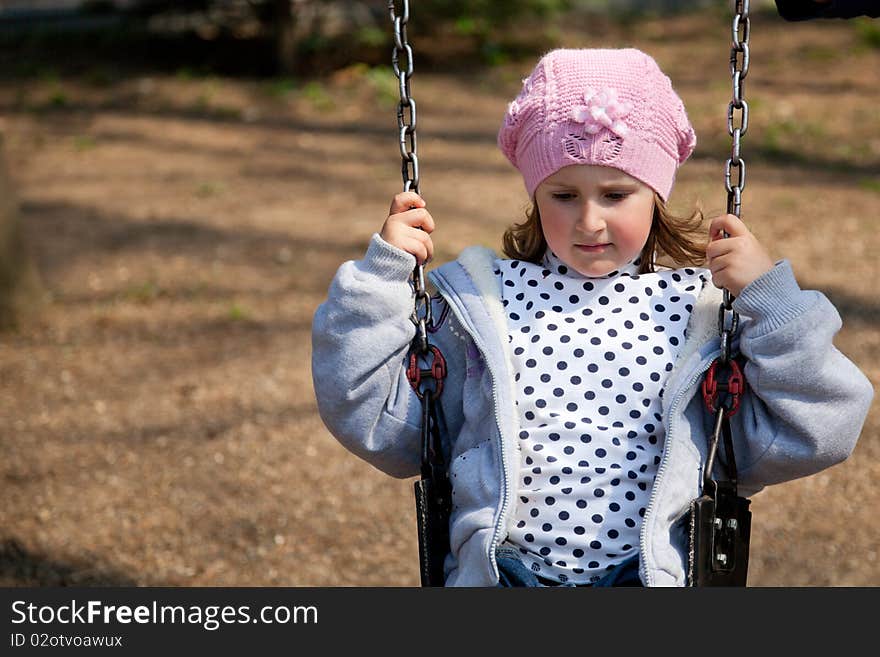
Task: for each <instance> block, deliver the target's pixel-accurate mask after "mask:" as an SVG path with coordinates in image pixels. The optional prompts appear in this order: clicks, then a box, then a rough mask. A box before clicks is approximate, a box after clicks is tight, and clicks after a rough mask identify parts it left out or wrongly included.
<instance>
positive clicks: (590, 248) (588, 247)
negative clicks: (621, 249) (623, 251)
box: [575, 242, 611, 253]
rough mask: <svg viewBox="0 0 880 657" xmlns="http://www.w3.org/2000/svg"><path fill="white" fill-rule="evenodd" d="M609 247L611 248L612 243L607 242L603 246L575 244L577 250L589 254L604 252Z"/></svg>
mask: <svg viewBox="0 0 880 657" xmlns="http://www.w3.org/2000/svg"><path fill="white" fill-rule="evenodd" d="M609 246H611V243H610V242H605V243H603V244H575V248H577V249H580V250H581V251H586V252H587V253H597V252H600V251H604V250H605V249H606V248H607V247H609Z"/></svg>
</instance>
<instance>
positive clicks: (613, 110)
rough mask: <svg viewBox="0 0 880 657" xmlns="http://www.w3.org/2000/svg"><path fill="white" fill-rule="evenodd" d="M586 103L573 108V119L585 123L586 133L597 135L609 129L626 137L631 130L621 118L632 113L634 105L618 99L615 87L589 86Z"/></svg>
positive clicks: (585, 93) (585, 97)
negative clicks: (599, 88) (597, 88)
mask: <svg viewBox="0 0 880 657" xmlns="http://www.w3.org/2000/svg"><path fill="white" fill-rule="evenodd" d="M584 103H586V104H585V105H577V106H575V107H573V108H572V110H571V119H572V120H573V121H575V122H577V123H583V124H584V132H585V133H588V134H591V135H595V134H596V133H598V132H600V131H601V130H604V129H608V130H610V131H611V132H613V133H614V134H616V135H617V136H618V137H624V136H626V134H627V133H628V132H629V126H627V125H626V123H624V122H623V121H622V120H621V119H622V118H623V117H624V116H626V115H627V114H629V113H630V111H631V110H632V106H631V105H630V104H629V103H624V102H621V101H620V100H618V98H617V91H615V90H614V89H611V88H608V87H606V88H604V89H601V90H599V91H596V90H595V89H592V88H590V87H587V90H586V91H585V92H584Z"/></svg>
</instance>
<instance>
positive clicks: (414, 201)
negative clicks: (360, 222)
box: [379, 192, 434, 264]
mask: <svg viewBox="0 0 880 657" xmlns="http://www.w3.org/2000/svg"><path fill="white" fill-rule="evenodd" d="M433 232H434V219H433V218H432V217H431V213H430V212H428V211H427V210H426V209H425V200H424V199H423V198H422V197H421V196H419V195H418V194H416V193H415V192H401V193H400V194H397V195H396V196H395V197H394V200H393V201H391V211H390V212H389V214H388V218H387V219H386V220H385V223H384V224H383V225H382V232H381V233H379V236H380V237H381V238H382V239H383V240H385V241H386V242H388V243H389V244H391V245H393V246H396V247H397V248H398V249H402V250H403V251H406V252H407V253H410V254H412V255H414V256H415V258H416V261H417V262H418V263H419V264H425V263H427V262H428V261H429V260H431V258H432V257H433V256H434V243H433V242H432V241H431V233H433Z"/></svg>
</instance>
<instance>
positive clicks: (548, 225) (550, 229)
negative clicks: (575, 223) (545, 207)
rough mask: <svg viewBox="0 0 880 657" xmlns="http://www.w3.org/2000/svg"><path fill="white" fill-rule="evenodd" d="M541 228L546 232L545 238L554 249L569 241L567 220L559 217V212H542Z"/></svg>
mask: <svg viewBox="0 0 880 657" xmlns="http://www.w3.org/2000/svg"><path fill="white" fill-rule="evenodd" d="M541 228H542V230H543V232H544V239H545V240H546V241H547V244H548V246H549V247H550V248H551V249H552V250H556V249H558V248H559V246H560V245H561V244H563V243H567V242H568V236H567V235H566V222H565V221H563V220H562V219H561V218H560V217H559V215H558V213H554V212H548V213H547V214H546V215H544V214H542V215H541Z"/></svg>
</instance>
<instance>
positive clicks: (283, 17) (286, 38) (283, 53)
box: [272, 0, 296, 75]
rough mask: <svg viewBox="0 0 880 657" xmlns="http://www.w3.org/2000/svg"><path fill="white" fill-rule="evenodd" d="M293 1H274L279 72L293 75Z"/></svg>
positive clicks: (273, 14)
mask: <svg viewBox="0 0 880 657" xmlns="http://www.w3.org/2000/svg"><path fill="white" fill-rule="evenodd" d="M292 6H293V0H274V1H273V3H272V29H273V30H274V33H275V60H276V64H277V67H278V72H279V73H281V74H285V75H287V74H292V73H294V72H295V69H296V22H295V20H294V13H293V8H292Z"/></svg>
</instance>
